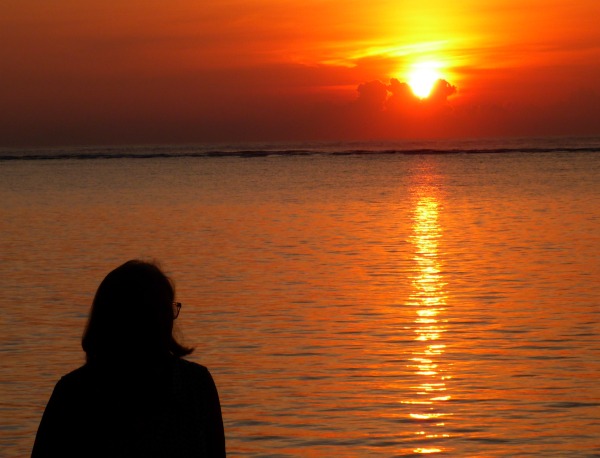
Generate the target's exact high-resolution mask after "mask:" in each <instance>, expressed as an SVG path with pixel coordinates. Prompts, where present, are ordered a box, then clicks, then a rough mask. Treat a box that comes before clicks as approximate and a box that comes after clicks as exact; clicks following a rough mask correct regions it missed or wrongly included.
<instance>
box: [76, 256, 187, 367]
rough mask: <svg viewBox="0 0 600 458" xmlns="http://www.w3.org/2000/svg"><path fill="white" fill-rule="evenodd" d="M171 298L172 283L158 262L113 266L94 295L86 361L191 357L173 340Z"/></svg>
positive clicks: (85, 337) (84, 344) (85, 345)
mask: <svg viewBox="0 0 600 458" xmlns="http://www.w3.org/2000/svg"><path fill="white" fill-rule="evenodd" d="M174 299H175V290H174V287H173V284H172V282H171V281H170V280H169V278H168V277H167V276H166V275H165V274H164V273H163V272H162V271H161V270H160V269H159V268H158V266H157V265H156V264H152V263H148V262H144V261H138V260H132V261H128V262H126V263H125V264H123V265H121V266H119V267H117V268H116V269H115V270H113V271H112V272H110V273H109V274H108V275H107V276H106V278H105V279H104V280H103V281H102V283H101V284H100V286H99V287H98V291H97V292H96V296H95V297H94V302H93V304H92V310H91V312H90V317H89V319H88V324H87V327H86V330H85V333H84V335H83V340H82V347H83V350H84V351H85V352H86V354H87V360H88V361H93V360H98V359H102V360H105V359H106V360H111V359H122V358H126V357H128V356H133V357H139V356H147V357H153V356H160V355H166V354H173V355H175V356H183V355H187V354H189V353H191V352H192V350H193V349H192V348H186V347H183V346H182V345H180V344H179V343H178V342H177V341H176V340H175V338H174V337H173V320H174V318H175V315H174V309H173V301H174Z"/></svg>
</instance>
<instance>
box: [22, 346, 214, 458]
mask: <svg viewBox="0 0 600 458" xmlns="http://www.w3.org/2000/svg"><path fill="white" fill-rule="evenodd" d="M32 456H33V457H42V456H90V457H91V456H94V457H95V456H98V457H99V456H103V457H109V456H110V457H142V456H143V457H192V456H193V457H203V456H206V457H213V456H215V457H216V456H225V439H224V432H223V423H222V419H221V409H220V405H219V398H218V394H217V390H216V387H215V384H214V382H213V379H212V377H211V375H210V373H209V372H208V370H207V369H206V368H205V367H204V366H201V365H198V364H195V363H191V362H189V361H185V360H182V359H180V358H175V357H170V358H168V359H166V360H165V361H162V362H161V363H159V364H156V363H155V364H153V365H151V366H146V367H140V365H139V363H135V364H134V366H126V365H115V366H113V367H111V368H108V367H102V366H100V365H93V364H86V365H85V366H83V367H81V368H79V369H77V370H75V371H73V372H71V373H69V374H67V375H66V376H64V377H63V378H62V379H61V380H60V381H59V382H58V384H57V385H56V388H55V390H54V393H53V394H52V397H51V398H50V401H49V402H48V407H47V408H46V411H45V413H44V417H43V418H42V422H41V424H40V428H39V430H38V435H37V437H36V441H35V445H34V449H33V453H32Z"/></svg>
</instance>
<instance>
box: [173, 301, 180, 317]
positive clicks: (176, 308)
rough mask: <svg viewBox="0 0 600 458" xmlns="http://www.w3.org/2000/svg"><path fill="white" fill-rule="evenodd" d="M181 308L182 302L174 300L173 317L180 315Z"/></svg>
mask: <svg viewBox="0 0 600 458" xmlns="http://www.w3.org/2000/svg"><path fill="white" fill-rule="evenodd" d="M180 310H181V302H173V319H175V318H177V317H178V316H179V311H180Z"/></svg>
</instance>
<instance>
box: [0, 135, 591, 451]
mask: <svg viewBox="0 0 600 458" xmlns="http://www.w3.org/2000/svg"><path fill="white" fill-rule="evenodd" d="M0 199H1V200H0V216H1V217H0V228H1V230H0V234H1V240H0V247H1V251H0V259H1V263H0V290H1V292H2V294H1V295H0V326H1V331H2V332H1V334H0V351H1V354H2V358H1V363H0V374H1V380H0V382H1V384H0V389H1V392H0V403H1V409H0V412H1V414H0V415H1V417H0V432H1V438H0V441H1V442H0V444H1V452H0V454H1V455H2V456H3V457H20V456H27V455H28V454H29V452H30V450H31V446H32V444H33V439H34V436H35V432H36V429H37V426H38V423H39V420H40V418H41V414H42V412H43V410H44V407H45V404H46V402H47V400H48V397H49V396H50V394H51V392H52V389H53V386H54V384H55V383H56V382H57V380H58V379H59V378H60V377H61V376H62V375H64V374H65V373H67V372H69V371H71V370H73V369H75V368H77V367H78V366H79V365H81V364H82V363H83V361H84V354H83V352H82V350H81V346H80V338H81V335H82V332H83V328H84V326H85V322H86V318H87V314H88V312H89V307H90V304H91V301H92V298H93V295H94V293H95V290H96V288H97V287H98V285H99V283H100V281H101V280H102V279H103V278H104V276H105V275H106V274H107V273H108V272H109V271H110V270H112V269H113V268H114V267H116V266H118V265H119V264H121V263H123V262H125V261H126V260H128V259H132V258H142V259H149V260H157V261H158V262H159V263H160V264H161V266H162V267H163V269H164V270H165V271H166V272H167V273H168V274H169V275H170V276H171V277H172V278H173V279H174V281H175V284H176V288H177V300H178V301H181V302H182V303H183V307H182V310H181V315H180V316H179V318H178V320H177V326H178V332H179V335H180V336H181V338H182V339H183V341H184V342H185V343H186V344H188V345H193V346H195V347H196V351H195V352H194V353H193V354H192V355H191V356H190V357H189V359H191V360H193V361H196V362H199V363H201V364H204V365H206V366H207V367H208V368H209V369H210V371H211V373H212V374H213V376H214V378H215V381H216V383H217V386H218V389H219V393H220V396H221V403H222V409H223V416H224V422H225V431H226V440H227V449H228V454H229V455H230V456H233V457H296V456H302V457H305V456H306V457H363V456H368V457H379V456H381V457H392V456H422V455H425V454H428V455H434V456H455V457H514V456H518V457H534V456H535V457H537V456H551V457H600V388H599V383H598V382H599V380H600V138H589V137H588V138H559V139H556V138H553V139H510V140H509V139H503V140H464V141H442V140H439V141H431V142H421V141H415V142H408V141H405V142H396V143H392V142H370V143H327V144H319V143H304V144H248V145H224V144H223V145H192V146H136V147H69V148H47V149H39V148H38V149H15V148H0ZM132 357H135V355H134V354H133V355H132Z"/></svg>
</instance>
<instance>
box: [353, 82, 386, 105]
mask: <svg viewBox="0 0 600 458" xmlns="http://www.w3.org/2000/svg"><path fill="white" fill-rule="evenodd" d="M356 90H357V91H358V99H357V100H356V104H357V105H358V106H359V107H361V108H362V109H366V110H368V111H380V110H383V109H384V108H385V104H386V101H387V98H388V87H387V86H386V85H385V84H384V83H382V82H381V81H379V80H374V81H369V82H367V83H362V84H359V85H358V88H357V89H356Z"/></svg>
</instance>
